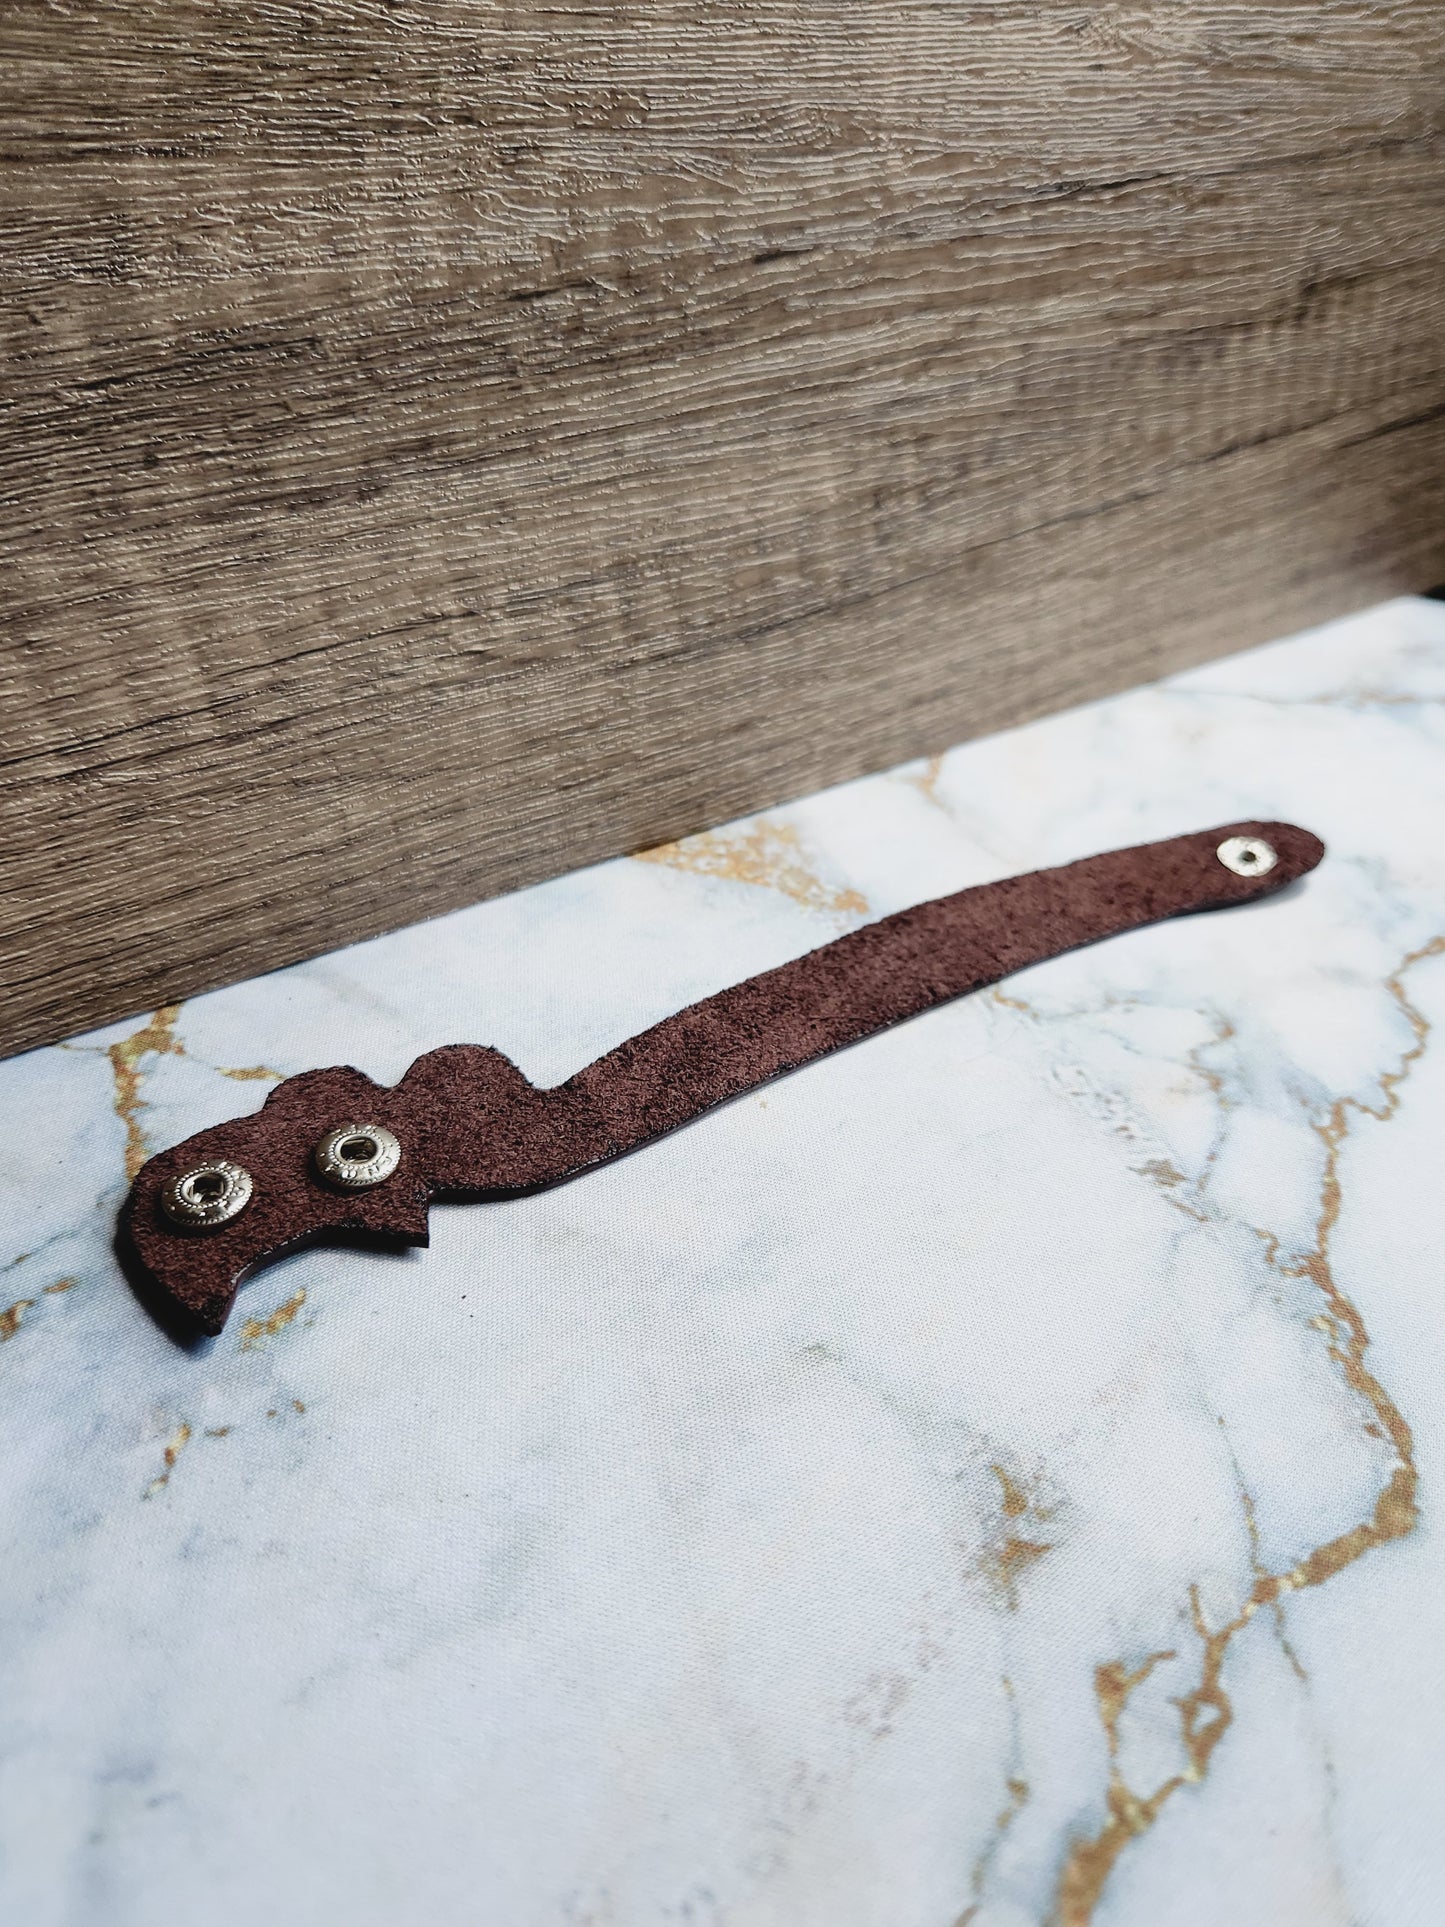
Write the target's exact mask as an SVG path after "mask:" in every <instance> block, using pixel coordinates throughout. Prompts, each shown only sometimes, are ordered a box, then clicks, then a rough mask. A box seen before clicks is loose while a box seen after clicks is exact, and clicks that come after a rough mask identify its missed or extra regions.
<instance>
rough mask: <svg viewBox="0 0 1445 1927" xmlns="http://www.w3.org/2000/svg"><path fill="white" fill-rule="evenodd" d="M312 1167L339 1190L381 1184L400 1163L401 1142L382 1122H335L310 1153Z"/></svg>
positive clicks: (364, 1188)
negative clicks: (312, 1159)
mask: <svg viewBox="0 0 1445 1927" xmlns="http://www.w3.org/2000/svg"><path fill="white" fill-rule="evenodd" d="M312 1155H313V1157H314V1158H315V1161H316V1169H317V1171H318V1172H319V1173H320V1174H321V1176H322V1177H323V1178H325V1180H326V1182H327V1183H328V1184H334V1185H336V1186H337V1188H338V1189H339V1190H342V1191H368V1190H370V1188H371V1186H372V1185H374V1184H385V1182H386V1180H387V1179H388V1178H389V1177H390V1176H391V1174H392V1172H393V1171H394V1170H395V1169H396V1167H397V1165H398V1164H400V1163H401V1144H400V1141H399V1140H398V1139H397V1138H395V1137H393V1135H392V1134H391V1132H390V1131H388V1130H387V1128H386V1126H385V1125H384V1124H338V1125H337V1127H336V1129H335V1130H334V1131H328V1132H327V1133H326V1135H325V1137H324V1138H322V1140H321V1142H320V1143H319V1144H318V1145H317V1147H316V1149H315V1151H314V1152H313V1153H312Z"/></svg>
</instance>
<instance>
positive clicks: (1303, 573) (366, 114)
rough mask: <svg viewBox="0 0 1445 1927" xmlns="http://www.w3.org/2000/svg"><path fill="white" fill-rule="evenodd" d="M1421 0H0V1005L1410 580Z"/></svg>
mask: <svg viewBox="0 0 1445 1927" xmlns="http://www.w3.org/2000/svg"><path fill="white" fill-rule="evenodd" d="M1442 114H1445V10H1442V9H1441V8H1440V7H1439V6H1438V5H1437V4H1436V0H1398V3H1397V4H1392V5H1390V6H1387V7H1382V6H1379V5H1374V4H1366V3H1365V0H1290V3H1289V4H1276V5H1273V6H1269V5H1266V6H1262V7H1251V8H1240V7H1238V6H1236V5H1234V4H1225V0H1192V4H1190V5H1189V6H1187V7H1186V6H1181V5H1177V4H1169V3H1168V0H1143V4H1136V5H1120V6H1102V7H1101V6H1093V5H1085V6H1082V7H1080V6H1064V5H1062V4H1058V3H1057V0H1044V3H1043V4H1040V5H1034V6H1023V5H1014V6H987V5H974V4H963V3H962V0H852V4H849V5H847V6H835V7H827V8H825V7H823V6H821V5H817V4H812V5H809V4H805V3H804V0H747V3H746V4H745V3H744V0H711V4H707V5H704V4H702V0H652V3H651V4H649V6H648V7H647V8H645V9H638V10H636V11H633V10H631V9H628V8H624V7H620V6H601V7H599V6H596V5H589V6H582V5H578V6H575V7H574V6H568V5H566V4H560V5H559V4H553V5H548V6H545V7H544V6H540V5H518V6H512V7H506V8H503V7H499V6H494V5H488V4H482V0H428V3H427V4H418V3H415V0H409V3H408V4H400V5H384V4H381V3H380V0H375V3H373V0H364V3H358V4H351V5H328V6H318V5H312V4H307V5H298V4H293V3H291V0H270V3H269V4H266V5H263V6H257V5H255V4H252V0H246V3H245V4H241V3H240V0H215V3H211V0H170V3H169V4H168V5H167V6H166V7H165V8H164V9H154V10H152V9H143V8H140V7H137V6H135V5H133V4H109V5H95V4H87V5H68V6H65V7H63V8H62V7H56V6H53V5H49V4H45V0H11V3H10V4H9V5H8V6H7V7H6V9H5V10H4V13H3V16H0V327H3V330H4V348H5V354H4V365H3V372H0V411H3V424H4V433H3V437H0V500H3V504H4V511H5V512H4V517H3V521H0V634H3V640H4V648H3V654H0V678H3V688H0V697H3V702H4V727H3V762H0V887H3V890H4V895H5V902H6V904H7V906H8V914H7V916H6V919H5V929H4V933H3V936H0V982H3V984H4V1012H3V1019H0V1048H10V1049H14V1048H19V1047H22V1046H25V1045H28V1044H32V1043H37V1042H41V1041H44V1040H48V1039H51V1038H54V1037H56V1036H58V1035H62V1034H64V1033H66V1032H67V1031H71V1030H74V1029H76V1028H78V1027H79V1026H81V1025H83V1024H90V1023H96V1022H100V1021H102V1020H104V1019H106V1018H109V1017H114V1016H118V1015H123V1014H126V1013H128V1012H130V1011H131V1010H134V1009H139V1008H144V1007H148V1006H151V1005H154V1004H156V1003H158V1002H163V1001H167V1000H170V999H173V998H176V997H179V996H182V995H188V994H191V993H193V992H194V991H196V990H198V989H201V988H204V987H206V986H208V985H211V984H215V983H218V982H222V981H226V980H229V979H233V978H236V977H238V976H242V975H244V974H247V973H250V972H253V971H257V970H263V969H267V968H270V967H273V966H275V965H278V964H281V963H285V962H288V961H290V960H292V959H294V958H297V957H301V956H305V955H308V954H312V953H314V952H316V951H318V950H321V949H325V948H329V947H331V946H333V945H335V944H337V943H340V942H344V941H346V940H349V939H352V938H356V937H360V936H365V935H368V934H370V933H373V932H376V931H378V930H381V929H384V928H386V927H388V926H391V925H394V924H396V923H399V922H403V921H406V920H408V919H410V918H413V917H417V916H421V915H425V914H429V913H432V912H435V911H438V910H442V909H446V908H448V907H450V906H453V905H455V904H458V903H462V902H465V901H469V900H472V899H474V898H476V897H479V896H481V895H484V894H486V893H488V892H491V891H495V890H499V889H504V888H509V887H512V886H515V885H517V884H521V883H525V882H528V881H531V880H534V879H536V878H538V877H540V876H543V875H547V874H549V873H552V872H555V871H556V870H559V869H562V868H566V867H569V866H572V865H574V864H578V863H583V862H587V861H590V860H593V859H595V858H598V857H601V856H605V855H610V854H614V853H616V852H618V851H621V850H627V849H632V848H637V847H639V846H642V845H645V844H647V843H650V842H655V841H660V840H663V839H666V838H670V837H673V836H677V835H680V834H683V833H686V832H687V831H690V830H694V829H697V828H700V827H703V826H705V825H707V824H709V823H713V822H717V821H719V820H721V819H723V818H726V817H728V816H730V815H733V814H736V813H739V812H741V811H744V810H748V809H754V808H758V807H760V806H763V805H765V804H767V803H769V802H771V801H775V800H777V799H779V798H781V797H784V796H787V795H791V794H796V793H798V792H800V791H803V790H806V789H809V788H811V787H815V786H817V785H819V784H821V783H825V782H829V781H834V780H837V779H839V778H842V777H846V776H849V775H853V774H856V773H858V772H860V771H862V770H865V769H869V768H876V767H879V766H882V765H885V764H887V763H889V762H892V761H896V760H898V759H900V758H903V757H905V756H908V755H914V754H920V753H923V752H925V751H928V750H931V749H935V748H938V747H940V746H942V745H943V744H946V743H948V742H951V741H955V740H958V739H960V738H962V737H965V736H968V735H970V734H973V733H976V732H978V731H981V730H986V729H993V728H997V727H999V726H1001V725H1004V724H1007V723H1011V722H1015V721H1019V720H1022V719H1023V718H1025V717H1027V716H1030V715H1034V714H1038V713H1040V712H1041V711H1044V710H1047V709H1049V708H1053V707H1057V706H1059V705H1062V704H1065V703H1068V702H1073V701H1076V700H1079V699H1081V698H1084V697H1087V696H1091V695H1095V694H1098V693H1100V692H1102V691H1104V690H1107V689H1111V688H1117V687H1121V686H1124V685H1127V684H1128V683H1131V682H1134V681H1137V680H1139V679H1140V678H1143V677H1147V676H1151V675H1154V674H1157V673H1160V672H1161V671H1163V670H1165V669H1167V668H1170V667H1174V666H1177V665H1180V664H1183V663H1187V662H1190V661H1194V660H1197V659H1199V658H1201V657H1203V656H1206V655H1208V654H1211V653H1215V652H1218V651H1221V650H1226V649H1231V648H1235V647H1241V646H1243V645H1245V644H1247V643H1249V642H1252V641H1256V640H1259V639H1262V638H1263V637H1265V636H1268V635H1271V634H1277V633H1281V632H1283V631H1285V630H1287V629H1289V628H1291V627H1293V626H1297V625H1298V624H1300V623H1303V622H1306V621H1309V620H1312V619H1314V618H1316V617H1320V616H1324V615H1327V614H1330V613H1334V612H1338V611H1341V610H1343V609H1346V608H1348V607H1351V606H1355V605H1358V604H1361V603H1363V602H1365V601H1368V600H1370V599H1371V598H1374V597H1377V596H1380V595H1383V594H1387V593H1390V592H1391V591H1393V590H1397V589H1409V588H1423V587H1426V586H1428V585H1429V584H1430V583H1432V582H1436V581H1438V580H1440V578H1441V577H1442V576H1445V348H1442V341H1445V164H1442V137H1441V119H1442Z"/></svg>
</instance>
